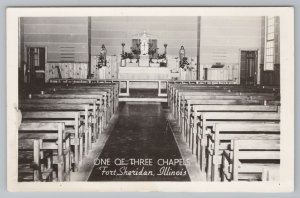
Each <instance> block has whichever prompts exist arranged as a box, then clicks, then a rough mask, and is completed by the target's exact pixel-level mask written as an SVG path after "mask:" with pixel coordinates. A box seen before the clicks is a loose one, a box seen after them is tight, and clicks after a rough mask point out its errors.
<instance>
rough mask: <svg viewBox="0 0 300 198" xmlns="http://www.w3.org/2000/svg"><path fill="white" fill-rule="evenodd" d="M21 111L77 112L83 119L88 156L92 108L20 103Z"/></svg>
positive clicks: (77, 105)
mask: <svg viewBox="0 0 300 198" xmlns="http://www.w3.org/2000/svg"><path fill="white" fill-rule="evenodd" d="M19 108H20V109H21V111H78V112H80V116H83V119H84V137H85V138H86V140H87V141H85V142H84V147H85V148H86V149H85V155H88V150H89V149H91V148H92V145H91V140H92V133H93V131H92V129H91V125H92V124H94V123H93V122H92V120H93V119H92V118H93V112H94V110H95V109H94V107H93V106H90V105H88V104H70V103H68V104H60V103H44V104H43V103H40V104H35V103H20V104H19Z"/></svg>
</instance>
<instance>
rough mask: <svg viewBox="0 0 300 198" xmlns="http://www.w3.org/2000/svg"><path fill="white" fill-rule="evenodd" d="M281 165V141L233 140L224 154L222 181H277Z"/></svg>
mask: <svg viewBox="0 0 300 198" xmlns="http://www.w3.org/2000/svg"><path fill="white" fill-rule="evenodd" d="M249 162H250V163H249ZM279 163H280V140H233V141H232V143H231V144H230V148H229V149H228V150H224V151H223V154H222V165H221V181H243V180H244V181H253V180H254V181H276V180H278V179H279V167H280V165H279ZM274 173H275V174H274Z"/></svg>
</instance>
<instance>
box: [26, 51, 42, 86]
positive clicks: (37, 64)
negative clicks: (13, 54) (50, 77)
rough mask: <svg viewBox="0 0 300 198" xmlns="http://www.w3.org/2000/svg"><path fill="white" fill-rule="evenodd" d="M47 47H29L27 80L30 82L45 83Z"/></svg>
mask: <svg viewBox="0 0 300 198" xmlns="http://www.w3.org/2000/svg"><path fill="white" fill-rule="evenodd" d="M45 64H46V48H45V47H27V64H26V67H27V68H26V71H27V82H28V83H30V84H33V83H35V84H37V83H38V84H39V83H45Z"/></svg>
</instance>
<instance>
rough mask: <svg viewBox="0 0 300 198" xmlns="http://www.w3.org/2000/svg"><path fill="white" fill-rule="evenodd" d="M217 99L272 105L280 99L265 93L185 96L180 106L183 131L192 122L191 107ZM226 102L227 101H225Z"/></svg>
mask: <svg viewBox="0 0 300 198" xmlns="http://www.w3.org/2000/svg"><path fill="white" fill-rule="evenodd" d="M209 100H210V101H217V100H222V101H227V102H228V101H230V100H240V101H244V102H243V104H246V103H247V102H249V104H250V103H251V104H256V102H255V101H259V102H258V103H257V104H263V105H267V104H272V105H274V104H275V105H279V104H280V102H279V99H278V97H277V96H265V95H259V94H258V95H253V96H244V95H239V96H234V95H227V94H223V95H221V94H220V95H218V96H217V95H213V96H183V97H182V99H181V102H180V103H181V105H179V107H178V111H179V112H178V115H179V116H178V117H179V119H178V121H179V126H180V127H181V129H182V133H185V131H184V130H188V128H186V127H189V123H190V121H189V120H190V113H191V108H192V106H193V105H199V104H200V105H201V104H203V101H209ZM224 103H225V102H224Z"/></svg>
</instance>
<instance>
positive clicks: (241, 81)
mask: <svg viewBox="0 0 300 198" xmlns="http://www.w3.org/2000/svg"><path fill="white" fill-rule="evenodd" d="M18 83H19V90H18V91H19V110H20V112H21V115H22V123H21V125H20V126H19V132H18V142H19V143H18V150H19V152H18V162H19V164H18V181H19V182H67V181H94V182H95V181H98V182H103V181H178V182H179V181H180V182H184V181H185V182H190V181H205V182H206V181H207V182H210V181H217V182H230V181H249V182H251V181H276V180H278V179H279V172H278V171H279V168H280V18H279V17H277V16H261V17H253V16H245V17H228V16H226V17H212V16H178V17H175V16H169V17H161V16H157V17H153V16H151V17H148V16H140V17H137V16H124V17H118V16H115V17H108V16H105V17H104V16H99V17H94V16H92V17H22V18H19V67H18Z"/></svg>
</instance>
